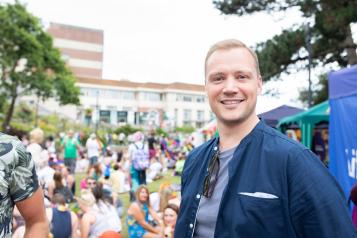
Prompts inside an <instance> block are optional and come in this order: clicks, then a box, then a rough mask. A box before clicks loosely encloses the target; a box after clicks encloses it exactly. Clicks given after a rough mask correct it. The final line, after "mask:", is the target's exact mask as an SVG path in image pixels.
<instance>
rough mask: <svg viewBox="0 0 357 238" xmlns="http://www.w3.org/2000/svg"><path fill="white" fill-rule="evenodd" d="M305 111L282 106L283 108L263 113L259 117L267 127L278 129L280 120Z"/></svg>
mask: <svg viewBox="0 0 357 238" xmlns="http://www.w3.org/2000/svg"><path fill="white" fill-rule="evenodd" d="M303 111H304V109H301V108H297V107H291V106H287V105H282V106H280V107H277V108H274V109H272V110H270V111H267V112H264V113H261V114H259V115H258V117H259V118H260V119H261V120H263V121H264V122H265V123H266V124H267V125H269V126H271V127H274V128H276V126H277V124H278V123H279V120H280V119H282V118H284V117H287V116H293V115H295V114H297V113H300V112H303Z"/></svg>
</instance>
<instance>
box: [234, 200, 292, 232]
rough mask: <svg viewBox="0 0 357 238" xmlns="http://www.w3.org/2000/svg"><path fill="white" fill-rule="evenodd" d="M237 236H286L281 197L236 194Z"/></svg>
mask: <svg viewBox="0 0 357 238" xmlns="http://www.w3.org/2000/svg"><path fill="white" fill-rule="evenodd" d="M236 196H237V197H236V203H237V204H236V205H237V207H239V208H240V211H239V212H240V214H239V215H237V216H238V219H237V220H238V221H237V223H236V226H235V232H237V233H238V234H240V236H239V237H274V238H278V237H287V235H288V234H287V230H286V226H285V222H284V212H283V204H282V199H280V198H278V197H275V196H274V198H267V197H255V196H251V195H243V194H239V193H237V194H236Z"/></svg>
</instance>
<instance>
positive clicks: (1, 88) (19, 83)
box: [0, 1, 79, 128]
mask: <svg viewBox="0 0 357 238" xmlns="http://www.w3.org/2000/svg"><path fill="white" fill-rule="evenodd" d="M0 22H1V24H0V35H1V37H0V67H1V68H0V79H1V80H0V95H1V96H2V97H5V98H7V99H8V100H9V101H10V103H9V104H10V107H9V109H8V111H7V112H6V118H5V121H4V124H3V128H6V126H7V125H6V124H8V123H9V122H10V120H11V117H12V113H13V109H14V105H15V101H16V99H17V98H18V97H19V96H23V95H37V96H38V97H39V98H40V99H41V100H43V99H47V98H49V97H54V98H56V99H58V100H59V102H60V104H79V88H78V87H76V86H75V79H74V77H73V75H72V73H71V72H70V71H69V70H68V69H67V67H66V64H65V62H64V61H63V60H62V59H61V55H60V52H59V51H58V50H57V49H56V48H54V47H53V43H52V38H51V36H50V35H49V34H47V33H46V32H45V31H44V30H43V28H42V26H41V24H40V21H39V19H38V18H36V17H34V16H33V15H31V14H30V13H28V12H27V10H26V8H25V7H24V6H23V5H21V4H20V3H19V2H17V1H16V2H15V3H14V4H6V5H0Z"/></svg>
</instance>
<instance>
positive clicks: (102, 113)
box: [99, 110, 110, 123]
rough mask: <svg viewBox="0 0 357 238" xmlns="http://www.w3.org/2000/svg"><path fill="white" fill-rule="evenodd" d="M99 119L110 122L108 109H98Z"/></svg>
mask: <svg viewBox="0 0 357 238" xmlns="http://www.w3.org/2000/svg"><path fill="white" fill-rule="evenodd" d="M99 121H100V122H105V123H110V111H109V110H100V111H99Z"/></svg>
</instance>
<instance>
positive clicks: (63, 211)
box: [46, 193, 79, 238]
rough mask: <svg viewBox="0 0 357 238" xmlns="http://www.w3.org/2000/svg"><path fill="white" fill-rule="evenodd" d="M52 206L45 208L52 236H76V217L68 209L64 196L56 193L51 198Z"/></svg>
mask: <svg viewBox="0 0 357 238" xmlns="http://www.w3.org/2000/svg"><path fill="white" fill-rule="evenodd" d="M52 204H53V207H49V208H47V209H46V214H47V218H48V220H49V221H50V228H51V234H52V236H53V237H54V238H57V237H61V238H77V237H79V236H78V232H77V231H78V217H77V215H76V214H75V213H74V212H72V211H70V210H69V209H68V206H67V205H66V200H65V197H64V196H63V195H62V194H61V193H56V194H54V195H53V198H52Z"/></svg>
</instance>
